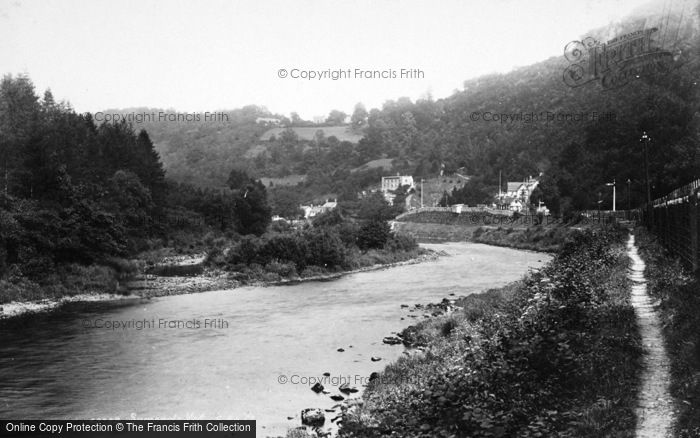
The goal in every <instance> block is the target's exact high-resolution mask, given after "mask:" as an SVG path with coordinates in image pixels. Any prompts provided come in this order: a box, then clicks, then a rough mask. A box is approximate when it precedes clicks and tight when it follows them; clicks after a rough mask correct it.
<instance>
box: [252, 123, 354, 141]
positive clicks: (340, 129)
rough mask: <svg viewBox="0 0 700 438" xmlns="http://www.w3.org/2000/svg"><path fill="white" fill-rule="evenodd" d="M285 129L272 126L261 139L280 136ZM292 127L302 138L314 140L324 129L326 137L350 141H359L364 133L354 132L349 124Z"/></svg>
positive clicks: (266, 139)
mask: <svg viewBox="0 0 700 438" xmlns="http://www.w3.org/2000/svg"><path fill="white" fill-rule="evenodd" d="M285 129H287V128H272V129H270V130H268V131H266V132H265V133H264V134H263V135H262V136H260V140H262V141H268V140H269V139H270V137H272V136H273V135H274V136H275V137H279V135H280V134H281V133H282V131H284V130H285ZM292 129H293V130H294V132H296V134H297V135H298V136H299V139H300V140H313V139H314V138H315V136H316V132H317V131H323V133H324V134H325V136H326V137H331V136H332V137H336V138H337V139H338V140H340V141H349V142H350V143H357V142H358V141H360V139H361V138H362V137H363V135H362V134H357V133H354V132H352V131H351V130H350V127H349V126H304V127H293V128H292Z"/></svg>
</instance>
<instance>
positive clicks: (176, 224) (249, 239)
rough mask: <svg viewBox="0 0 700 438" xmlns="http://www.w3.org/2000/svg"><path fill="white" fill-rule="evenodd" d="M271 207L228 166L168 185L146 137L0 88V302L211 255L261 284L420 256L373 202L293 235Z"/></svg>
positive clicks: (346, 207)
mask: <svg viewBox="0 0 700 438" xmlns="http://www.w3.org/2000/svg"><path fill="white" fill-rule="evenodd" d="M281 202H282V201H281V200H280V199H276V200H275V199H272V200H271V199H269V198H268V192H267V189H266V187H265V185H264V184H262V183H261V181H260V180H259V179H255V178H253V177H251V176H250V175H249V174H248V173H247V172H246V171H245V170H242V169H237V168H234V169H231V170H230V171H229V177H228V181H227V182H226V186H225V187H219V188H216V189H212V188H206V189H203V188H200V187H195V186H192V185H189V184H184V183H176V182H174V181H172V180H169V179H167V178H166V174H165V171H164V169H163V166H162V163H161V161H160V156H159V154H158V153H157V152H156V150H155V147H154V144H153V142H152V141H151V139H150V137H149V134H148V133H147V132H146V131H145V130H141V131H139V132H138V133H137V132H135V131H134V129H133V126H131V125H129V124H127V123H126V122H120V123H101V124H99V123H97V122H96V121H95V120H94V118H93V117H92V115H91V114H89V113H86V114H77V113H76V112H75V111H74V110H73V109H72V108H71V107H70V106H69V105H68V104H66V103H64V102H56V101H55V100H54V98H53V95H52V94H51V92H50V91H48V90H47V91H46V92H45V93H44V96H43V98H41V99H40V98H39V96H37V94H36V93H35V90H34V85H33V84H32V82H31V81H30V80H29V78H28V77H27V76H24V75H19V76H17V77H12V76H10V75H7V76H5V77H3V78H2V80H1V81H0V304H3V303H8V302H12V301H20V302H26V301H34V300H43V299H49V300H57V299H60V298H62V297H66V296H73V295H81V296H82V295H84V294H95V293H115V292H118V291H120V290H123V288H121V289H120V283H122V284H123V283H124V282H125V281H127V280H129V279H130V278H132V277H133V276H134V275H137V274H142V273H144V271H145V270H146V269H147V268H148V266H149V265H152V264H154V263H158V261H159V259H162V258H163V257H166V256H169V257H172V256H174V255H183V254H184V255H186V254H192V253H199V254H201V253H202V252H211V254H210V257H209V262H210V263H211V265H212V266H218V267H224V268H226V269H227V270H231V271H235V270H236V269H238V268H240V269H242V271H243V272H242V273H241V274H240V275H239V277H240V276H243V277H246V276H247V277H259V278H261V279H263V280H266V279H269V278H276V277H275V276H279V277H284V278H294V277H295V276H296V274H297V273H298V274H300V275H302V276H306V275H312V274H314V273H318V274H321V273H327V272H338V271H341V270H347V269H355V268H358V267H363V266H368V265H370V264H376V263H386V262H396V261H402V260H406V259H407V258H410V257H413V256H416V255H419V253H420V250H419V249H418V248H417V246H416V244H415V242H413V241H412V240H411V239H410V238H406V237H402V236H399V235H395V234H394V233H392V232H391V231H390V230H389V226H388V224H387V223H386V221H387V219H389V218H392V217H394V216H396V214H398V213H399V212H400V211H398V210H397V209H396V208H393V207H391V206H389V205H388V204H387V203H386V201H385V200H384V198H383V197H382V196H381V195H380V194H376V195H372V196H367V197H363V198H361V199H360V198H358V196H357V193H355V198H354V199H352V200H347V201H345V202H344V203H341V205H340V207H339V208H340V209H342V210H343V213H342V215H341V213H340V212H337V213H336V216H333V215H329V216H327V217H320V218H317V220H316V221H315V223H314V225H313V226H310V227H308V226H307V227H306V228H305V229H299V230H295V229H292V228H291V227H285V226H284V225H279V224H278V225H275V224H272V223H271V217H272V212H273V205H276V208H280V207H279V204H280V203H281ZM293 204H294V203H293ZM292 207H294V208H292ZM295 209H296V212H295V211H294V210H295ZM289 210H290V213H291V214H293V215H295V214H298V213H299V212H298V210H299V209H298V204H294V205H292V206H290V208H289ZM290 217H294V216H290ZM324 221H326V223H324ZM266 233H267V234H266ZM226 247H230V249H227V250H225V251H224V250H223V248H226ZM217 251H221V252H217ZM183 270H185V269H184V268H178V269H174V268H173V269H169V268H168V267H166V268H162V267H161V268H159V272H182V271H183ZM186 270H188V272H190V273H197V272H201V269H200V268H199V267H188V268H187V269H186ZM258 274H259V275H258Z"/></svg>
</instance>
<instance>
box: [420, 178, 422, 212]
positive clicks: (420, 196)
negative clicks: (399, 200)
mask: <svg viewBox="0 0 700 438" xmlns="http://www.w3.org/2000/svg"><path fill="white" fill-rule="evenodd" d="M420 208H423V178H421V179H420Z"/></svg>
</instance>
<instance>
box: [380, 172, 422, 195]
mask: <svg viewBox="0 0 700 438" xmlns="http://www.w3.org/2000/svg"><path fill="white" fill-rule="evenodd" d="M401 186H408V188H409V190H410V189H415V188H416V186H415V185H414V184H413V177H412V176H410V175H408V176H402V175H396V176H383V177H382V192H384V193H386V192H390V191H391V192H393V191H394V190H396V189H398V188H399V187H401Z"/></svg>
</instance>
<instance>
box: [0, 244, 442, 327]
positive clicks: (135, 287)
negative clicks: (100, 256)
mask: <svg viewBox="0 0 700 438" xmlns="http://www.w3.org/2000/svg"><path fill="white" fill-rule="evenodd" d="M440 256H441V254H440V253H439V252H435V251H430V250H425V252H421V253H418V254H416V255H415V257H413V258H410V259H406V260H401V261H397V262H393V263H379V264H375V265H371V266H364V267H361V268H358V269H353V270H347V271H339V272H329V273H324V274H318V275H313V276H308V277H299V276H297V277H292V278H284V279H282V278H277V279H273V280H263V279H262V278H251V279H249V280H246V279H241V278H240V276H236V275H235V274H232V273H230V272H226V271H223V270H221V269H211V268H209V269H204V270H203V271H202V273H201V274H199V275H196V276H157V275H139V276H136V277H135V278H133V279H131V280H130V281H128V282H126V284H125V287H126V288H125V289H122V290H123V292H122V293H108V292H101V291H95V292H94V293H79V294H75V295H70V296H62V297H55V298H44V299H40V300H32V301H12V302H8V303H4V304H0V320H3V319H7V318H13V317H18V316H21V315H25V314H29V313H37V312H46V311H51V310H55V309H57V308H59V307H61V306H62V305H64V304H67V303H75V302H95V301H115V300H123V299H138V298H155V297H162V296H170V295H183V294H192V293H201V292H210V291H214V290H224V289H236V288H239V287H244V286H259V287H266V286H281V285H293V284H298V283H303V282H312V281H331V280H334V279H338V278H341V277H343V276H346V275H351V274H356V273H360V272H369V271H377V270H383V269H390V268H392V267H397V266H405V265H411V264H416V263H423V262H427V261H433V260H436V259H437V258H438V257H440ZM195 259H196V260H197V261H198V262H199V263H201V262H202V261H203V259H202V257H201V256H200V255H196V256H193V257H181V258H180V259H178V260H177V263H178V264H180V265H181V266H193V265H194V264H193V262H192V260H195ZM168 263H173V262H172V261H168ZM113 290H116V288H115V289H113Z"/></svg>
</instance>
